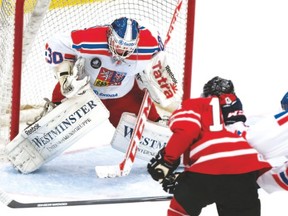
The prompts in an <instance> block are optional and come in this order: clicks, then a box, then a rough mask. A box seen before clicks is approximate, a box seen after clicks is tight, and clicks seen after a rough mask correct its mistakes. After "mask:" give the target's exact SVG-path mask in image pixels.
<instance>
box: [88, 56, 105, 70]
mask: <svg viewBox="0 0 288 216" xmlns="http://www.w3.org/2000/svg"><path fill="white" fill-rule="evenodd" d="M90 65H91V67H92V68H94V69H98V68H100V67H101V65H102V62H101V60H100V59H99V58H97V57H96V58H93V59H92V60H91V62H90Z"/></svg>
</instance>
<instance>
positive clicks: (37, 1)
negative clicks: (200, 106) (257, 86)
mask: <svg viewBox="0 0 288 216" xmlns="http://www.w3.org/2000/svg"><path fill="white" fill-rule="evenodd" d="M0 3H1V8H0V26H1V28H0V56H1V63H0V89H1V91H0V144H7V143H8V142H10V140H12V139H13V138H14V137H15V136H16V135H17V134H18V132H19V125H20V122H22V121H27V120H31V119H33V118H34V117H35V113H33V112H32V114H31V112H30V111H31V110H37V109H35V108H39V107H40V108H41V107H43V105H44V102H45V101H44V100H43V98H45V97H46V98H51V94H52V91H53V88H54V86H55V84H56V82H57V81H56V79H55V78H54V74H53V72H52V71H51V69H50V68H49V66H48V65H47V64H46V63H45V55H44V52H45V42H46V40H47V39H48V38H49V37H50V36H51V35H53V34H54V33H56V32H60V31H61V32H68V31H72V30H74V29H82V28H85V27H91V26H95V25H103V24H109V23H111V22H112V21H113V20H114V19H116V18H119V17H123V16H126V17H130V18H133V19H135V20H137V21H138V22H139V23H140V25H144V26H146V27H148V28H151V29H155V30H157V31H158V32H159V33H160V35H161V37H162V39H163V38H169V43H168V45H167V47H166V52H167V53H168V55H169V58H170V59H171V60H172V62H171V67H172V68H174V69H176V70H177V71H176V70H175V71H176V72H177V76H178V77H177V78H178V81H179V87H180V88H182V89H183V98H189V97H190V90H191V74H192V51H193V35H194V14H195V0H167V1H165V0H153V1H151V0H51V1H49V0H0ZM176 13H177V16H175V14H176ZM36 113H37V112H36Z"/></svg>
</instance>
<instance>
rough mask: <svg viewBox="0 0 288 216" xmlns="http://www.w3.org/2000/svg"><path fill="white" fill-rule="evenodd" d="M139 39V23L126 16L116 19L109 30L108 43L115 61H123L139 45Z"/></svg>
mask: <svg viewBox="0 0 288 216" xmlns="http://www.w3.org/2000/svg"><path fill="white" fill-rule="evenodd" d="M138 39H139V28H138V23H137V22H136V21H135V20H133V19H129V18H126V17H122V18H119V19H116V20H114V21H113V22H112V24H111V25H110V27H109V30H108V45H109V49H110V51H111V53H112V56H113V59H114V60H115V61H123V60H124V59H126V58H127V57H129V56H130V55H131V54H132V53H133V52H134V50H135V49H136V47H137V44H138Z"/></svg>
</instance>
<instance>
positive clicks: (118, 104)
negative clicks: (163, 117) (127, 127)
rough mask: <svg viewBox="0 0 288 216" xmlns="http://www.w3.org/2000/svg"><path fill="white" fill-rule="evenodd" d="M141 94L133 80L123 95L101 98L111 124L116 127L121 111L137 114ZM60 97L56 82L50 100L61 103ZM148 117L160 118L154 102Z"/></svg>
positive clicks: (142, 93) (141, 97)
mask: <svg viewBox="0 0 288 216" xmlns="http://www.w3.org/2000/svg"><path fill="white" fill-rule="evenodd" d="M143 96H144V92H143V91H142V90H141V89H139V87H138V85H137V83H136V82H135V84H134V87H133V88H132V90H131V91H130V92H129V93H128V94H126V95H125V96H124V97H122V98H117V99H106V100H102V102H103V103H104V105H105V106H106V108H107V109H108V110H109V111H110V118H109V120H110V122H111V123H112V125H113V126H114V127H117V125H118V122H119V120H120V118H121V115H122V113H123V112H130V113H134V114H135V115H137V114H138V111H139V109H140V107H141V103H142V99H143ZM62 99H64V96H63V95H62V94H61V91H60V84H59V83H58V84H57V85H56V86H55V88H54V90H53V93H52V102H53V103H56V104H59V103H61V100H62ZM148 119H149V120H151V121H158V120H159V119H160V115H159V114H158V112H157V109H156V107H155V105H154V104H153V105H152V107H151V110H150V113H149V116H148Z"/></svg>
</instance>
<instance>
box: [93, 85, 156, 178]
mask: <svg viewBox="0 0 288 216" xmlns="http://www.w3.org/2000/svg"><path fill="white" fill-rule="evenodd" d="M152 103H153V102H152V99H151V98H150V96H149V93H148V91H147V89H145V94H144V97H143V100H142V104H141V107H140V110H139V113H138V116H137V119H136V124H135V128H134V130H133V133H132V136H131V139H130V143H129V146H128V149H127V152H126V155H125V158H124V160H123V161H122V162H121V163H120V164H118V165H110V166H109V165H108V166H96V167H95V171H96V175H97V176H98V177H99V178H114V177H121V176H127V175H129V173H130V171H131V169H132V166H133V164H134V160H135V156H136V153H137V148H138V144H139V142H140V140H141V137H142V133H143V130H144V126H145V123H146V121H147V118H148V115H149V112H150V109H151V106H152Z"/></svg>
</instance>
